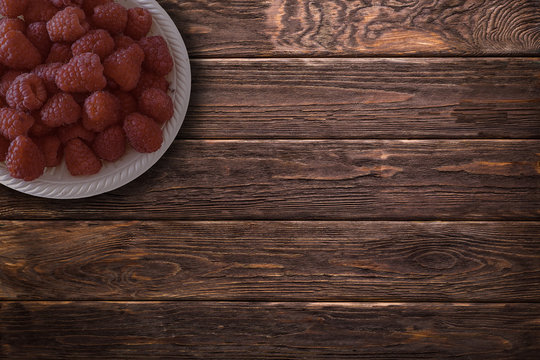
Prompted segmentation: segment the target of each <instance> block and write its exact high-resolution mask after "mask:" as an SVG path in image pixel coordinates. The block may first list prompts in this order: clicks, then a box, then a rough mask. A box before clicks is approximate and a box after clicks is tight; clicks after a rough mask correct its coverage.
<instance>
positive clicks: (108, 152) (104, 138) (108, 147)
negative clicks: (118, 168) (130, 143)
mask: <svg viewBox="0 0 540 360" xmlns="http://www.w3.org/2000/svg"><path fill="white" fill-rule="evenodd" d="M92 149H94V152H95V153H96V155H97V156H99V157H100V158H102V159H103V160H107V161H116V160H118V159H120V158H121V157H122V155H124V153H125V152H126V136H125V135H124V130H122V127H121V126H120V125H114V126H111V127H110V128H108V129H106V130H104V131H102V132H100V133H99V134H97V136H96V139H95V140H94V143H93V144H92Z"/></svg>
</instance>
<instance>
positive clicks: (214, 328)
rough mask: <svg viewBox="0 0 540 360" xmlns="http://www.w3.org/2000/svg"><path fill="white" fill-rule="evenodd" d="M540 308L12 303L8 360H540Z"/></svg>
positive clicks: (2, 327) (0, 310)
mask: <svg viewBox="0 0 540 360" xmlns="http://www.w3.org/2000/svg"><path fill="white" fill-rule="evenodd" d="M539 324H540V305H539V304H511V305H507V304H435V303H416V304H402V303H238V302H237V303H221V302H150V303H140V302H139V303H137V302H75V303H71V302H8V303H5V302H4V303H0V345H1V347H0V351H1V352H0V355H2V353H3V357H6V358H9V359H36V358H40V359H42V358H46V359H59V360H60V359H74V358H76V359H95V358H107V359H124V358H129V359H157V358H159V359H173V358H174V359H193V358H197V359H209V358H211V359H374V358H376V359H471V360H473V359H482V360H483V359H486V358H489V359H500V360H502V359H508V360H510V359H512V360H514V359H520V360H529V359H530V360H533V359H537V356H538V352H539V351H540V325H539Z"/></svg>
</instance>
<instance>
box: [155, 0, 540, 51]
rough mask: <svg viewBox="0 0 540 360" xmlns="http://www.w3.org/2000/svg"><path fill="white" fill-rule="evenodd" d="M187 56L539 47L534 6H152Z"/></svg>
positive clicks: (316, 1) (530, 1) (175, 1)
mask: <svg viewBox="0 0 540 360" xmlns="http://www.w3.org/2000/svg"><path fill="white" fill-rule="evenodd" d="M158 2H159V3H160V4H161V5H162V6H163V7H164V8H165V9H166V10H167V12H168V13H169V14H170V15H171V16H172V18H173V20H174V22H175V23H176V24H177V26H178V28H179V29H180V31H181V33H182V35H183V36H184V38H185V39H186V42H187V47H188V49H189V51H190V54H191V56H192V57H197V56H203V57H209V56H218V57H227V56H229V57H235V56H313V55H315V56H329V55H332V56H381V55H383V56H387V55H421V56H426V55H428V56H429V55H435V56H439V55H446V56H447V55H516V54H535V53H538V50H539V49H540V12H539V11H538V8H539V7H540V2H539V1H538V0H512V1H506V0H485V1H477V0H461V1H448V0H418V1H390V0H383V1H364V0H351V1H340V0H331V1H329V0H252V1H227V0H217V1H209V0H182V1H180V0H159V1H158Z"/></svg>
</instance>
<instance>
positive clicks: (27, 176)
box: [6, 135, 45, 181]
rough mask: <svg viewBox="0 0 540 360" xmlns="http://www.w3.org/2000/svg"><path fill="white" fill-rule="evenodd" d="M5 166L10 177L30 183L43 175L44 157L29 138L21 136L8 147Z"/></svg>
mask: <svg viewBox="0 0 540 360" xmlns="http://www.w3.org/2000/svg"><path fill="white" fill-rule="evenodd" d="M6 166H7V168H8V170H9V173H10V175H11V177H14V178H15V179H23V180H24V181H32V180H35V179H37V178H38V177H40V176H41V175H42V174H43V171H44V170H45V157H44V156H43V153H42V152H41V150H39V147H38V146H37V145H36V144H35V143H34V142H33V141H32V140H31V139H30V138H29V137H27V136H22V135H21V136H18V137H17V138H16V139H15V140H13V141H12V142H11V144H10V145H9V149H8V154H7V156H6Z"/></svg>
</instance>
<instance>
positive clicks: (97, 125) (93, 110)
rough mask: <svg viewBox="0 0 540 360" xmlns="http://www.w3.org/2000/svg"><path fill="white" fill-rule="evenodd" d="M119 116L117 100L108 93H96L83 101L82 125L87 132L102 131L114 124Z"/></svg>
mask: <svg viewBox="0 0 540 360" xmlns="http://www.w3.org/2000/svg"><path fill="white" fill-rule="evenodd" d="M119 116H120V104H119V102H118V99H117V98H116V97H115V96H114V95H113V94H111V93H110V92H108V91H96V92H95V93H93V94H92V95H90V96H89V97H87V98H86V100H85V101H84V106H83V116H82V124H83V126H84V127H85V128H86V129H88V130H91V131H96V132H100V131H103V130H105V129H106V128H108V127H109V126H111V125H113V124H116V123H117V122H118V120H119Z"/></svg>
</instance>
